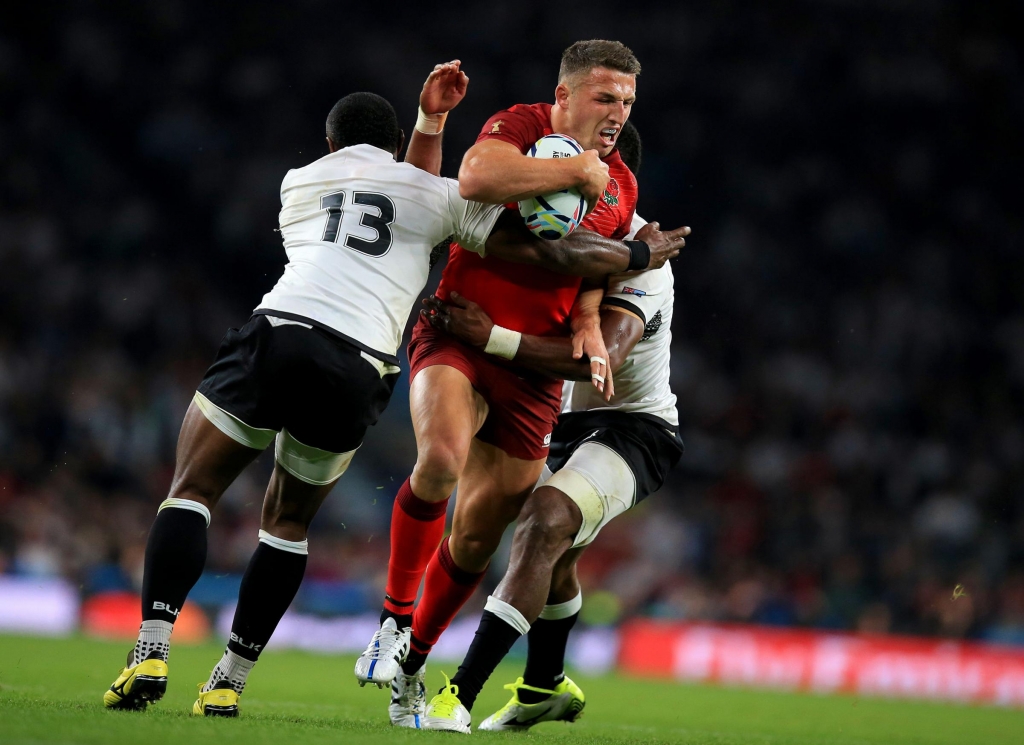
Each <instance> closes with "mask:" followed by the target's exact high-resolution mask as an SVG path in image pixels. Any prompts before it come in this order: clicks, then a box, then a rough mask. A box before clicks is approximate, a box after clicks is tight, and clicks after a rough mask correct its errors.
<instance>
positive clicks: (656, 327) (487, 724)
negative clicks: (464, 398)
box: [423, 123, 683, 732]
mask: <svg viewBox="0 0 1024 745" xmlns="http://www.w3.org/2000/svg"><path fill="white" fill-rule="evenodd" d="M634 139H635V144H634V142H633V140H634ZM619 147H620V151H621V154H622V158H623V160H624V161H626V163H627V165H629V167H630V170H632V171H633V172H634V173H636V172H637V171H638V170H639V136H638V135H637V134H636V132H635V130H632V128H631V125H629V123H627V127H626V128H624V129H623V131H622V133H621V134H620V135H619ZM634 150H635V152H634ZM631 161H632V162H631ZM645 224H646V222H645V221H644V220H643V219H642V218H640V217H635V218H634V221H633V224H632V230H631V235H635V234H636V231H637V230H639V229H640V228H641V227H642V226H643V225H645ZM673 298H674V293H673V277H672V269H671V267H670V265H668V264H665V265H664V266H663V267H661V268H660V269H654V270H648V271H644V272H641V273H639V274H635V273H634V274H615V275H612V276H610V277H609V278H608V286H607V290H606V292H605V296H604V300H603V302H602V306H601V307H602V313H601V316H602V321H601V329H602V333H603V335H604V339H605V344H606V346H607V348H608V352H609V355H610V357H609V360H608V365H609V367H610V368H611V369H612V370H613V371H614V374H615V394H614V396H613V397H612V399H611V400H610V401H606V400H605V397H604V396H603V395H601V394H600V393H597V392H596V390H595V393H596V395H592V394H591V392H590V390H591V389H592V388H593V386H590V385H589V384H581V383H579V382H576V381H581V380H586V379H587V377H588V374H589V370H588V369H587V368H586V367H585V366H584V365H581V364H579V363H578V362H572V361H571V360H569V361H568V362H566V352H567V351H568V350H569V348H570V346H569V345H570V342H569V340H568V339H552V338H541V337H527V336H524V337H523V341H522V343H521V344H520V347H519V352H517V354H516V360H517V361H519V362H521V363H523V364H525V365H528V366H530V367H534V368H536V369H538V370H544V371H547V372H549V373H551V374H555V375H558V376H560V377H564V378H565V379H566V381H567V382H566V384H565V387H564V390H563V400H562V415H561V416H560V417H559V420H558V426H557V427H556V428H555V431H554V433H553V434H552V438H551V455H550V457H549V458H548V461H547V467H546V468H545V472H544V475H543V476H542V477H541V479H540V481H539V482H538V483H539V484H540V485H539V486H538V488H537V489H536V490H535V491H534V492H533V494H531V495H530V497H529V498H528V499H527V501H526V504H525V506H524V507H523V510H522V513H521V514H520V516H519V524H518V526H517V528H516V532H515V536H514V538H513V541H512V552H511V558H510V561H509V567H508V571H507V572H506V574H505V577H504V578H503V579H502V581H501V583H500V584H499V585H498V587H497V589H496V590H495V591H494V594H493V595H492V596H491V597H489V598H488V599H487V604H486V606H485V610H484V614H483V618H482V619H481V621H480V626H479V628H478V630H477V632H476V636H475V637H474V640H473V643H472V645H471V647H470V649H469V652H468V653H467V655H466V658H465V660H464V661H463V663H462V665H461V666H460V667H459V670H458V673H456V675H455V677H454V678H452V680H451V684H450V685H448V686H446V687H445V688H444V689H442V691H441V693H440V694H439V695H438V696H436V697H435V698H434V699H433V701H431V703H430V706H428V707H427V710H426V715H425V716H424V717H423V728H424V729H444V730H455V731H459V732H469V723H470V713H469V712H470V710H471V709H472V706H473V703H474V702H475V700H476V697H477V695H478V694H479V692H480V690H481V689H482V688H483V685H484V683H485V682H486V681H487V679H488V678H489V677H490V675H491V673H492V672H493V671H494V669H495V667H496V666H497V665H498V663H499V662H500V661H501V660H502V659H503V658H504V657H505V655H506V654H507V653H508V651H509V649H510V648H511V647H512V645H513V644H514V643H515V641H516V640H517V639H518V638H519V637H520V636H521V635H523V634H527V633H528V634H529V637H528V638H529V656H528V659H527V665H526V671H525V674H524V677H522V678H519V679H518V680H517V681H516V682H515V683H512V684H510V685H508V686H506V688H509V689H510V690H512V691H513V696H512V699H511V700H510V701H509V702H508V703H507V704H506V705H505V706H504V707H503V708H502V709H501V710H499V711H498V712H497V713H495V714H494V715H492V716H490V717H488V718H487V719H486V720H484V721H483V722H482V723H481V724H480V726H479V729H484V730H525V729H528V728H529V727H531V726H532V725H534V724H537V723H539V722H546V721H555V720H563V721H574V720H575V719H576V718H577V717H578V716H579V714H580V712H582V710H583V706H584V703H585V698H584V695H583V692H582V691H581V690H580V689H579V687H578V686H577V685H576V684H575V683H573V681H572V680H570V679H569V678H568V677H566V676H565V674H564V672H563V663H564V656H565V646H566V642H567V640H568V636H569V631H570V629H571V628H572V626H573V624H574V623H575V621H576V618H577V616H578V614H579V610H580V607H581V606H582V601H583V597H582V593H581V592H580V586H579V582H578V580H577V578H576V562H577V560H578V559H579V557H580V555H581V554H582V552H583V550H584V548H585V547H586V546H587V545H589V544H590V543H591V542H592V541H593V540H594V538H595V537H596V536H597V534H598V533H599V532H600V530H601V528H603V527H604V526H605V525H607V524H608V522H610V521H611V520H612V519H614V518H615V517H617V516H618V515H621V514H622V513H623V512H625V511H626V510H628V509H630V508H631V507H633V506H634V505H635V504H637V503H638V502H639V501H640V500H642V499H644V498H645V497H647V496H649V495H650V494H652V493H654V492H655V491H657V490H658V489H659V488H660V487H661V485H662V483H663V482H664V480H665V477H666V475H667V474H668V472H669V471H670V470H671V469H672V468H673V467H674V466H675V464H676V463H677V462H678V461H679V458H680V457H681V455H682V452H683V443H682V440H681V439H680V437H679V417H678V413H677V411H676V397H675V395H674V394H673V393H672V390H671V388H670V386H669V369H670V361H671V359H670V358H671V351H670V347H671V341H672V332H671V325H672V308H673ZM429 308H430V310H432V311H434V313H433V314H432V315H430V316H429V317H430V318H431V319H433V323H434V325H435V326H436V327H437V328H440V329H443V330H447V331H448V332H450V333H452V334H454V335H455V336H457V337H458V338H460V339H462V340H463V341H465V342H467V343H469V344H473V345H476V346H483V344H485V343H486V339H487V337H488V335H489V334H490V326H491V325H492V324H491V321H490V319H489V318H488V317H487V315H486V314H485V313H484V312H483V310H482V309H480V307H479V306H477V305H476V304H474V303H470V302H467V301H465V300H464V299H458V300H456V301H455V303H453V304H452V305H448V306H446V305H443V304H441V303H439V302H438V301H436V300H431V301H430V303H429ZM456 691H457V693H456Z"/></svg>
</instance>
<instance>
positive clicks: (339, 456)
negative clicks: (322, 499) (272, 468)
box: [274, 429, 358, 486]
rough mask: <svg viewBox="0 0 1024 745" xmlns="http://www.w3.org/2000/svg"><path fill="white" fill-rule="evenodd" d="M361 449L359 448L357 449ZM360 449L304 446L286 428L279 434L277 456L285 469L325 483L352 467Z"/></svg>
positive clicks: (294, 474) (305, 479)
mask: <svg viewBox="0 0 1024 745" xmlns="http://www.w3.org/2000/svg"><path fill="white" fill-rule="evenodd" d="M356 450H358V448H356ZM355 454H356V451H355V450H349V451H348V452H347V453H332V452H330V451H328V450H320V449H319V448H314V447H310V446H309V445H303V444H302V443H301V442H299V441H298V440H296V439H295V438H294V437H292V435H291V434H290V433H289V432H288V430H286V429H282V430H281V432H280V433H279V434H278V435H277V446H276V447H275V452H274V455H275V457H276V458H277V462H278V463H280V464H281V468H283V469H284V470H286V471H287V472H288V473H290V474H291V475H292V476H294V477H295V478H297V479H299V480H300V481H305V482H306V483H307V484H315V485H317V486H323V485H324V484H330V483H332V482H334V481H337V480H338V479H339V478H340V477H341V474H343V473H345V471H346V470H347V469H348V465H349V463H351V462H352V458H353V457H355Z"/></svg>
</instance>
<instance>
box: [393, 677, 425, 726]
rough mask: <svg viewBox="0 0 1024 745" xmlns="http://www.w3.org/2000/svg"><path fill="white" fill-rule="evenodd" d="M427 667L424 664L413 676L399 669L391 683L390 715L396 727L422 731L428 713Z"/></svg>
mask: <svg viewBox="0 0 1024 745" xmlns="http://www.w3.org/2000/svg"><path fill="white" fill-rule="evenodd" d="M426 676H427V666H426V665H425V664H424V665H423V666H422V667H421V668H420V669H419V670H418V671H416V672H415V673H413V674H412V675H406V674H405V671H404V670H401V669H399V671H398V675H396V676H395V679H394V680H392V681H391V705H390V706H388V715H389V716H390V717H391V723H392V724H393V725H395V726H396V727H409V728H410V729H422V727H423V716H424V714H426V713H427V684H426Z"/></svg>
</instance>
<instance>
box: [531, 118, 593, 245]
mask: <svg viewBox="0 0 1024 745" xmlns="http://www.w3.org/2000/svg"><path fill="white" fill-rule="evenodd" d="M582 152H583V148H582V147H580V145H579V143H578V142H576V140H574V139H573V138H571V137H566V136H565V135H547V136H545V137H541V138H540V139H539V140H537V141H536V142H535V143H534V144H533V146H532V147H531V148H530V150H529V152H527V153H526V154H527V155H528V156H529V157H531V158H574V157H576V156H577V155H579V154H580V153H582ZM519 214H520V215H522V216H523V219H524V220H525V221H526V227H528V228H529V229H530V232H531V233H533V234H534V235H537V236H540V237H541V238H546V239H547V240H549V241H553V240H557V239H558V238H564V237H565V236H567V235H569V233H571V232H572V231H574V230H575V229H576V228H577V226H579V224H580V221H581V220H582V219H583V217H584V216H585V215H586V214H587V200H586V199H584V198H583V196H582V195H581V194H580V193H579V191H578V190H576V189H562V190H561V191H556V192H553V193H551V194H544V195H543V196H538V197H533V198H532V199H524V200H523V201H521V202H520V203H519Z"/></svg>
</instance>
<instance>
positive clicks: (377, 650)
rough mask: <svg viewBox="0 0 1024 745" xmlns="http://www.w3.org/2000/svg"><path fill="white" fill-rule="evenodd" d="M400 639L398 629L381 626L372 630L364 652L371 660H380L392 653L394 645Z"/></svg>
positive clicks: (398, 642) (400, 635)
mask: <svg viewBox="0 0 1024 745" xmlns="http://www.w3.org/2000/svg"><path fill="white" fill-rule="evenodd" d="M401 641H402V632H401V631H399V630H398V629H392V628H387V627H384V626H381V627H380V628H379V629H377V631H375V632H374V634H373V638H372V639H371V640H370V643H369V645H368V646H367V647H366V652H365V654H366V655H367V656H368V657H369V658H370V659H371V660H382V659H387V658H390V657H391V656H392V655H393V654H394V647H395V646H397V645H398V644H400V643H401Z"/></svg>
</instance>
